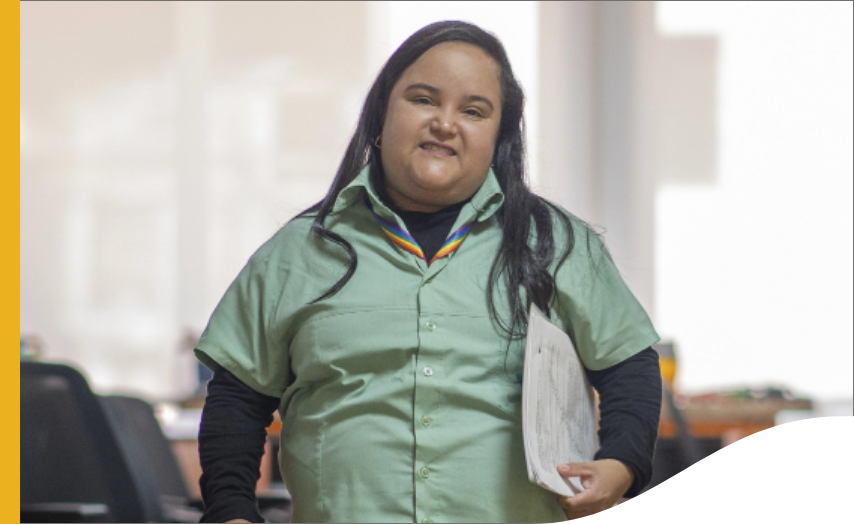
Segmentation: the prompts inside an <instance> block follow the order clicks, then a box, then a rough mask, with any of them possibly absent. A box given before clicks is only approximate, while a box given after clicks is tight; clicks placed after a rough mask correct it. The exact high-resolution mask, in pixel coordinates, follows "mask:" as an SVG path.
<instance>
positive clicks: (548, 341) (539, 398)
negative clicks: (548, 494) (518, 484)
mask: <svg viewBox="0 0 854 524" xmlns="http://www.w3.org/2000/svg"><path fill="white" fill-rule="evenodd" d="M596 429H597V419H596V405H595V397H594V395H593V388H592V387H591V386H590V383H589V382H588V381H587V376H586V375H585V373H584V366H583V364H582V363H581V360H579V358H578V354H577V353H576V351H575V347H574V346H573V344H572V341H571V340H570V338H569V337H568V336H567V335H566V333H564V332H563V331H562V330H561V329H560V328H558V327H557V326H555V325H554V324H552V323H551V322H549V320H548V319H547V318H546V317H545V315H543V313H542V312H540V310H539V309H537V307H536V306H534V305H533V304H531V313H530V315H529V316H528V339H527V344H526V346H525V371H524V376H523V380H522V431H523V437H524V441H525V459H526V462H527V464H528V478H529V479H530V480H531V482H533V483H534V484H537V485H538V486H542V487H543V488H545V489H547V490H549V491H553V492H554V493H557V494H559V495H563V496H569V497H571V496H573V495H575V494H578V493H581V491H583V490H584V488H583V487H582V486H581V482H580V480H579V479H578V477H571V478H569V479H564V478H563V477H561V476H560V474H558V472H557V466H558V464H566V463H568V462H589V461H591V460H593V455H594V454H595V453H596V450H597V449H598V447H599V439H598V438H597V436H596Z"/></svg>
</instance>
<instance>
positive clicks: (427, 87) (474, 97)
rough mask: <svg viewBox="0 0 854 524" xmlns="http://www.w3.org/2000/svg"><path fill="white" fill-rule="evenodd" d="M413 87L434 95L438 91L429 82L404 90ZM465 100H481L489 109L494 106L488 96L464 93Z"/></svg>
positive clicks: (413, 85)
mask: <svg viewBox="0 0 854 524" xmlns="http://www.w3.org/2000/svg"><path fill="white" fill-rule="evenodd" d="M413 89H423V90H424V91H427V92H428V93H431V94H434V95H435V94H438V93H439V88H438V87H434V86H431V85H430V84H423V83H418V84H412V85H411V86H409V87H407V88H406V89H404V91H411V90H413ZM466 100H470V101H472V102H483V103H484V104H486V105H488V106H489V109H495V107H494V106H493V105H492V102H490V100H489V99H488V98H486V97H485V96H481V95H466Z"/></svg>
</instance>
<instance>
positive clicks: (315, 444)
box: [196, 168, 658, 522]
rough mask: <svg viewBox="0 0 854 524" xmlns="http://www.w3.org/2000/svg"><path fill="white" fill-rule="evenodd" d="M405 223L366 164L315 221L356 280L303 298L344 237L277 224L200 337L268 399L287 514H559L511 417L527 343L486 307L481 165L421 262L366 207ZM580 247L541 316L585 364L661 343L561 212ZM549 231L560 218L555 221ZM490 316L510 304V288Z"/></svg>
mask: <svg viewBox="0 0 854 524" xmlns="http://www.w3.org/2000/svg"><path fill="white" fill-rule="evenodd" d="M365 193H367V195H368V197H369V198H370V201H371V203H372V205H373V209H374V211H375V212H376V213H378V214H379V215H380V216H382V217H384V218H386V219H388V220H390V221H392V222H394V223H396V224H397V225H398V226H399V227H400V228H402V229H405V226H404V223H403V221H402V220H401V219H400V218H399V217H398V216H396V215H395V214H394V213H393V212H392V211H391V210H389V209H388V208H387V207H386V206H385V205H383V203H382V202H381V201H380V200H379V198H378V197H377V195H376V193H375V192H374V190H373V188H372V187H371V185H370V182H369V177H368V170H367V168H366V169H365V170H363V171H362V173H361V174H360V175H359V176H358V177H357V178H356V179H355V180H354V181H353V182H352V183H351V184H350V185H349V186H348V187H347V188H345V189H344V190H343V191H341V193H340V195H339V197H338V200H337V202H336V204H335V207H334V210H333V212H332V213H331V214H330V215H329V217H328V218H327V221H326V224H327V227H328V228H329V229H331V230H332V231H334V232H336V233H338V234H339V235H341V236H342V237H344V238H345V239H347V240H348V241H349V242H350V243H351V244H352V245H353V248H354V249H355V251H356V253H357V256H358V267H357V269H356V272H355V274H354V275H353V277H352V278H351V280H350V281H349V282H348V283H347V284H346V285H345V286H344V287H343V288H342V289H341V290H340V291H339V292H338V293H337V294H336V295H334V296H333V297H331V298H328V299H326V300H323V301H320V302H319V303H316V304H312V305H309V302H310V301H312V300H314V299H315V298H317V297H319V296H320V295H322V294H323V293H324V292H326V291H327V290H328V289H329V288H330V287H331V286H332V285H333V284H335V282H337V281H338V280H339V279H340V278H341V277H342V276H343V275H344V273H345V271H346V269H347V260H348V259H347V257H346V254H345V252H344V250H343V249H342V248H341V247H339V246H336V245H335V244H333V243H332V242H329V241H325V240H321V239H319V238H318V237H316V236H315V235H312V234H311V233H310V227H311V222H312V220H311V218H297V219H295V220H293V221H291V222H290V223H288V224H287V225H286V226H285V227H283V228H282V229H281V230H279V231H278V232H277V233H276V234H275V235H274V236H273V237H272V238H271V239H270V240H269V241H268V242H267V243H265V244H264V245H263V246H262V247H261V248H260V249H259V250H258V251H257V252H256V253H255V254H254V255H253V256H252V258H251V259H250V260H249V262H248V263H247V265H246V267H245V268H244V269H243V270H242V271H241V273H240V275H238V277H237V279H236V280H235V281H234V283H233V284H232V285H231V286H230V287H229V289H228V291H227V292H226V294H225V296H224V297H223V298H222V301H221V302H220V304H219V305H218V306H217V308H216V310H215V311H214V313H213V315H212V317H211V320H210V322H209V324H208V326H207V329H206V330H205V332H204V333H203V335H202V337H201V339H200V341H199V343H198V347H197V349H196V352H197V356H198V358H199V359H200V360H201V361H202V362H204V363H205V364H206V365H208V366H213V365H214V362H216V363H218V364H219V365H221V366H222V367H224V368H226V369H228V370H229V371H230V372H232V373H233V374H234V375H236V376H237V377H238V378H239V379H240V380H242V381H243V382H245V383H246V384H248V385H249V386H250V387H252V388H253V389H255V390H257V391H259V392H261V393H264V394H266V395H271V396H274V397H279V398H281V404H280V406H279V412H280V415H281V418H282V433H281V454H280V457H279V460H280V465H281V469H282V473H283V475H284V478H285V482H286V483H287V486H288V488H289V490H290V492H291V494H292V496H293V500H294V514H293V518H294V521H295V522H413V521H414V522H554V521H562V520H565V519H566V517H565V516H564V513H563V511H562V510H561V508H560V507H559V506H558V504H557V502H556V496H555V495H554V494H553V493H550V492H548V491H545V490H544V489H542V488H540V487H537V486H535V485H533V484H531V483H530V482H529V481H528V476H527V471H526V467H525V452H524V447H523V443H522V429H521V404H520V400H521V385H520V384H519V379H518V378H517V377H521V372H522V366H523V359H524V341H514V342H513V343H512V344H510V345H509V349H508V341H507V339H506V338H505V336H503V334H502V331H500V329H499V328H498V327H497V326H496V324H495V323H494V322H493V320H492V319H491V318H490V315H489V308H488V304H487V301H486V288H487V279H488V275H489V270H490V267H491V266H492V262H493V260H494V258H495V255H496V253H497V250H498V246H499V243H500V240H501V230H500V228H499V226H498V222H497V216H496V212H497V211H498V209H499V208H500V207H501V205H502V203H503V201H504V196H503V195H502V193H501V190H500V187H499V185H498V182H497V180H496V178H495V175H494V174H493V172H492V171H491V170H490V172H489V174H488V176H487V179H486V181H485V182H484V184H483V185H482V186H481V188H480V189H479V190H478V192H477V193H476V194H475V196H474V197H473V198H472V199H471V201H470V202H469V203H467V204H466V205H465V206H464V207H463V208H462V210H461V212H460V216H459V218H458V219H457V223H456V224H455V225H454V226H453V228H452V229H451V231H455V230H456V229H458V228H459V227H461V226H462V225H463V224H465V223H467V222H470V221H472V220H474V221H475V222H474V225H473V227H472V229H471V232H470V233H469V234H468V236H467V237H466V238H465V240H464V241H463V243H462V245H461V246H460V248H459V250H457V251H456V252H455V253H453V254H452V255H451V256H449V257H445V258H442V259H439V260H437V261H435V262H433V263H432V264H431V265H430V266H429V267H428V266H427V264H426V263H425V262H424V260H422V259H419V258H418V257H416V256H414V255H412V254H411V253H408V252H406V251H404V250H403V249H401V248H399V247H397V246H395V245H394V244H392V242H391V241H390V240H389V238H388V237H387V236H386V235H385V234H384V233H383V231H382V229H381V228H380V225H379V223H378V221H377V220H376V218H375V217H374V216H373V215H372V214H371V211H370V210H369V209H368V207H367V206H366V205H365V202H364V196H363V195H364V194H365ZM570 218H571V220H572V224H573V228H574V231H575V237H576V242H575V248H574V250H573V251H572V254H571V255H570V257H569V259H568V260H567V261H566V262H565V263H564V264H563V265H562V266H561V268H560V271H559V272H558V274H557V288H558V296H557V301H556V304H555V305H554V309H553V312H552V321H553V322H554V323H555V324H556V325H558V326H559V327H561V328H562V329H564V330H565V331H566V332H567V333H569V334H570V336H571V337H572V339H573V341H574V342H575V347H576V348H577V350H578V353H579V355H580V357H581V359H582V361H583V362H584V364H585V365H586V366H587V367H588V368H590V369H596V370H598V369H603V368H606V367H609V366H612V365H614V364H617V363H618V362H621V361H622V360H624V359H626V358H628V357H630V356H632V355H634V354H635V353H637V352H639V351H641V350H643V349H645V348H647V347H648V346H650V345H651V344H652V343H654V342H656V341H657V340H658V336H657V335H656V333H655V331H654V329H653V327H652V324H651V323H650V320H649V318H648V317H647V315H646V313H645V312H644V310H643V309H642V307H641V306H640V304H639V303H638V302H637V300H636V299H635V298H634V296H633V295H632V294H631V292H630V291H629V289H628V288H627V287H626V285H625V284H624V282H623V280H622V279H621V278H620V276H619V274H618V272H617V270H616V268H615V267H614V264H613V262H612V260H611V258H610V256H609V255H608V253H607V251H606V250H605V248H604V246H603V245H602V244H601V242H600V241H599V239H598V237H597V236H596V235H595V234H593V233H591V232H590V231H589V230H588V229H587V228H586V227H585V226H584V225H583V224H582V223H581V222H580V221H578V220H577V219H576V218H574V217H572V216H570ZM555 224H556V226H555V227H556V231H555V233H556V234H555V240H556V243H558V245H560V244H559V243H560V241H561V239H562V238H565V236H566V234H565V233H566V232H565V230H563V228H562V226H560V224H559V222H557V221H556V222H555ZM497 296H498V303H499V304H500V305H501V306H502V307H501V308H499V313H500V314H502V315H503V316H504V318H505V319H509V308H507V307H506V306H505V305H504V304H505V302H506V300H505V298H506V296H507V295H506V290H503V289H502V290H499V293H498V295H497Z"/></svg>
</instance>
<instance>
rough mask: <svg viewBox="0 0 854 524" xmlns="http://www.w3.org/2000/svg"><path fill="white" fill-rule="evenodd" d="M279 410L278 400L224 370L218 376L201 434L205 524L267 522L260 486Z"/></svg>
mask: <svg viewBox="0 0 854 524" xmlns="http://www.w3.org/2000/svg"><path fill="white" fill-rule="evenodd" d="M278 407H279V399H278V398H276V397H271V396H268V395H264V394H261V393H258V392H257V391H255V390H254V389H252V388H250V387H249V386H247V385H246V384H244V383H243V382H241V381H240V379H238V378H237V377H235V376H234V375H232V374H231V373H230V372H229V371H227V370H226V369H224V368H222V367H218V368H217V369H216V370H215V371H214V376H213V378H212V379H211V380H210V382H208V395H207V397H206V399H205V406H204V409H203V411H202V424H201V427H200V429H199V457H200V459H201V464H202V476H201V478H200V479H199V485H200V486H201V491H202V500H203V501H204V504H205V511H204V515H203V516H202V520H201V522H226V521H229V520H236V519H245V520H247V521H249V522H264V519H263V518H262V517H261V514H260V512H259V511H258V503H257V500H256V498H255V487H256V485H257V484H258V479H259V478H260V475H261V472H260V468H261V457H262V456H263V455H264V445H265V443H266V441H267V430H266V428H267V426H269V425H270V424H271V423H272V422H273V412H275V411H276V409H277V408H278Z"/></svg>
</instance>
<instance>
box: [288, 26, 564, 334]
mask: <svg viewBox="0 0 854 524" xmlns="http://www.w3.org/2000/svg"><path fill="white" fill-rule="evenodd" d="M444 42H464V43H467V44H472V45H475V46H477V47H479V48H481V49H483V50H484V51H486V52H487V53H488V54H489V55H490V56H491V57H492V58H493V59H494V60H495V61H496V62H497V63H498V65H499V66H500V68H501V78H500V82H501V95H502V111H501V123H500V126H499V129H498V137H497V140H496V144H495V152H494V154H493V165H494V167H493V171H494V172H495V175H496V178H497V179H498V183H499V185H500V186H501V191H502V192H503V193H504V205H503V206H502V207H501V209H499V211H498V213H497V218H498V223H499V224H500V226H501V229H502V240H501V245H500V247H499V249H498V255H497V256H496V257H495V261H494V262H493V264H492V269H491V270H490V272H489V281H488V285H487V301H488V303H489V311H490V314H491V316H492V318H493V319H494V321H495V322H496V323H497V325H498V326H499V327H500V328H501V330H502V331H504V332H505V333H506V334H507V335H508V336H509V337H510V338H511V339H516V338H523V337H524V336H525V333H524V331H523V329H524V327H525V326H526V325H527V319H528V309H529V306H530V304H531V303H532V302H533V303H534V304H536V305H537V307H538V308H540V310H542V311H543V312H545V313H546V314H548V312H549V305H550V303H551V301H552V298H553V297H554V295H555V278H554V274H552V273H551V272H549V266H550V265H551V264H552V263H553V262H554V259H555V254H556V253H555V251H556V250H555V242H554V231H553V227H552V216H556V217H557V218H558V219H559V220H560V221H561V222H562V223H563V226H564V227H563V229H564V230H565V233H564V234H565V235H567V241H566V242H565V243H564V245H563V247H562V249H561V250H560V251H561V253H560V254H559V255H558V257H559V260H558V264H557V265H556V266H555V267H559V266H560V264H562V263H563V261H564V260H566V258H567V256H569V253H570V251H572V248H573V245H574V237H573V232H572V226H571V224H570V222H569V218H567V216H566V215H565V214H564V213H563V212H561V211H559V210H558V209H557V208H555V206H554V205H553V204H551V203H549V202H548V201H546V200H545V199H543V198H540V197H538V196H537V195H535V194H533V193H532V192H531V191H530V190H529V189H528V185H527V175H526V169H525V166H526V162H525V138H524V120H523V110H524V104H525V97H524V95H523V93H522V88H521V87H520V86H519V82H517V80H516V78H515V76H513V70H512V68H511V67H510V62H509V60H508V59H507V53H506V52H505V51H504V46H503V45H502V44H501V42H500V41H499V40H498V39H497V38H496V37H495V36H493V35H492V34H490V33H488V32H486V31H484V30H483V29H481V28H479V27H477V26H475V25H473V24H469V23H466V22H457V21H448V22H436V23H434V24H430V25H428V26H426V27H424V28H422V29H421V30H419V31H418V32H416V33H415V34H413V35H412V36H410V37H409V38H408V39H407V40H406V41H405V42H404V43H403V44H402V45H401V46H400V47H399V48H398V49H397V51H395V52H394V54H393V55H391V57H390V58H389V59H388V62H386V64H385V66H384V67H383V68H382V71H380V74H379V76H378V77H377V79H376V81H374V84H373V86H372V87H371V90H370V91H369V92H368V96H367V98H366V99H365V104H364V106H363V107H362V112H361V115H360V116H359V124H358V126H357V127H356V132H355V133H354V134H353V138H352V139H351V140H350V144H349V145H348V146H347V151H346V153H345V154H344V158H343V160H342V161H341V165H340V166H339V167H338V172H337V173H336V175H335V180H334V181H333V182H332V187H330V188H329V192H327V193H326V196H325V197H324V198H323V200H321V201H320V202H319V203H317V204H315V205H314V206H312V207H311V208H309V209H307V210H306V211H304V212H303V213H302V214H301V215H300V216H306V215H307V214H310V213H316V215H315V217H314V223H313V224H312V232H313V233H314V234H316V235H318V236H320V237H321V238H324V239H326V240H329V241H331V242H334V243H335V244H338V245H339V246H341V247H342V248H343V249H344V250H346V251H347V255H348V256H349V259H350V266H349V268H348V270H347V272H346V273H345V275H344V276H343V277H342V278H341V279H340V280H339V281H338V282H337V283H336V284H335V285H334V286H332V287H331V288H330V289H329V290H328V291H327V292H326V293H324V294H323V295H322V296H320V297H318V298H317V299H315V300H314V301H313V302H318V301H321V300H323V299H326V298H328V297H330V296H332V295H334V294H335V293H337V292H338V291H339V290H340V289H341V288H342V287H344V285H346V284H347V282H348V281H349V280H350V278H351V277H352V276H353V273H355V271H356V265H357V262H358V261H357V258H356V252H355V250H354V249H353V246H352V245H351V244H350V243H349V242H347V240H345V239H344V238H343V237H341V236H340V235H338V234H336V233H333V232H332V231H330V230H328V229H326V227H325V225H324V222H325V221H326V217H327V216H328V215H329V213H330V212H331V211H332V208H333V206H334V205H335V200H336V199H337V198H338V194H339V193H340V192H341V190H342V189H344V188H345V187H347V185H348V184H349V183H350V182H352V181H353V179H354V178H356V176H357V175H358V174H359V172H360V171H361V170H362V169H363V168H364V167H365V165H368V164H369V165H370V177H371V184H372V185H373V187H374V189H375V190H376V191H377V192H378V193H379V194H380V195H381V196H382V197H386V196H387V195H386V193H385V182H384V180H385V175H384V173H383V167H382V161H381V159H380V150H379V149H378V148H377V147H376V145H374V140H375V139H376V138H377V137H378V136H379V135H380V133H381V132H382V125H383V122H384V121H385V115H386V109H387V107H388V101H389V96H390V94H391V90H392V88H393V87H394V85H395V84H396V83H397V81H398V79H399V78H400V77H401V75H402V74H403V72H404V71H405V70H406V69H407V68H408V67H409V66H410V65H412V63H413V62H415V61H416V60H417V59H418V58H419V57H420V56H421V55H422V54H424V53H425V52H426V51H427V50H428V49H430V48H432V47H434V46H436V45H437V44H441V43H444ZM384 199H385V200H387V198H384ZM531 221H533V223H534V227H535V228H536V242H535V243H534V245H533V246H531V245H530V243H529V236H530V234H531ZM555 271H557V270H556V269H555ZM502 278H504V279H506V285H507V290H508V295H509V297H508V298H509V304H507V306H509V308H510V314H511V318H510V319H502V318H501V317H500V315H499V314H498V311H497V309H496V307H495V300H496V298H497V296H498V294H497V293H496V292H495V290H496V289H497V286H498V285H499V280H500V279H502ZM522 290H524V297H525V303H524V304H523V303H522V301H523V294H522Z"/></svg>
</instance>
